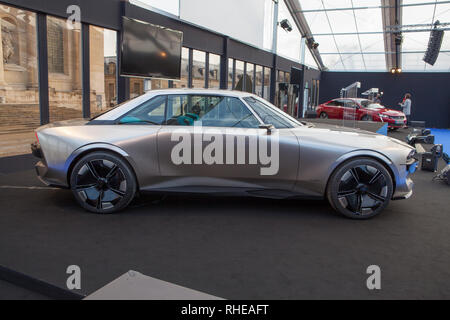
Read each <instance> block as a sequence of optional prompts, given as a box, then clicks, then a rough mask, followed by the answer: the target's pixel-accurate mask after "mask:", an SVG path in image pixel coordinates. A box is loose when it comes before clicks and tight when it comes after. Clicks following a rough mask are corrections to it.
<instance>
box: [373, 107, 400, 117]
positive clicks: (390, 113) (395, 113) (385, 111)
mask: <svg viewBox="0 0 450 320" xmlns="http://www.w3.org/2000/svg"><path fill="white" fill-rule="evenodd" d="M368 110H372V111H376V112H377V113H380V114H385V115H387V116H394V117H400V116H405V114H404V113H403V112H401V111H398V110H394V109H388V108H382V109H370V108H368Z"/></svg>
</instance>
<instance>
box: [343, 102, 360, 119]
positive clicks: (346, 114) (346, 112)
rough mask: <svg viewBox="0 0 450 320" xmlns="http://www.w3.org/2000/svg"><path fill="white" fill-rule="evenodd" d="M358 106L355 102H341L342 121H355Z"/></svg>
mask: <svg viewBox="0 0 450 320" xmlns="http://www.w3.org/2000/svg"><path fill="white" fill-rule="evenodd" d="M357 108H358V105H357V104H356V102H355V101H353V100H351V99H344V100H343V107H342V110H343V117H342V119H344V120H356V111H357Z"/></svg>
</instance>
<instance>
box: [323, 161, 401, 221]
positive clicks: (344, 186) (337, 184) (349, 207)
mask: <svg viewBox="0 0 450 320" xmlns="http://www.w3.org/2000/svg"><path fill="white" fill-rule="evenodd" d="M393 189H394V187H393V182H392V177H391V175H390V173H389V172H388V170H387V169H386V168H385V167H384V165H382V164H381V163H380V162H378V161H376V160H374V159H371V158H356V159H352V160H350V161H348V162H345V163H344V164H342V165H341V166H340V167H338V168H337V169H336V170H335V172H334V173H333V174H332V176H331V178H330V181H329V183H328V189H327V198H328V201H329V202H330V204H331V206H332V207H333V208H334V209H335V210H336V211H338V212H340V213H341V214H343V215H344V216H346V217H349V218H353V219H367V218H371V217H373V216H376V215H377V214H379V213H380V212H381V211H383V209H384V208H386V206H387V205H388V203H389V201H390V199H391V198H392V194H393Z"/></svg>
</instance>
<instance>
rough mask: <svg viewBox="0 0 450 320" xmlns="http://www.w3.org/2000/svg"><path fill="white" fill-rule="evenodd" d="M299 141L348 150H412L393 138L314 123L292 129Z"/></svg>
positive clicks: (407, 145) (355, 129)
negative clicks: (311, 125) (399, 148)
mask: <svg viewBox="0 0 450 320" xmlns="http://www.w3.org/2000/svg"><path fill="white" fill-rule="evenodd" d="M293 132H294V134H295V135H296V136H298V137H299V139H300V141H302V140H303V141H316V142H320V143H322V144H330V145H334V146H337V147H338V146H341V147H348V148H350V149H373V150H380V149H381V148H398V147H400V146H401V147H404V148H407V149H409V150H412V149H414V148H413V147H411V146H410V145H409V144H407V143H405V142H403V141H400V140H398V139H395V138H391V137H388V136H385V135H381V134H378V133H374V132H370V131H365V130H361V129H357V128H348V127H341V126H336V125H329V124H321V123H320V124H319V123H315V124H314V127H307V126H304V127H298V128H295V129H293Z"/></svg>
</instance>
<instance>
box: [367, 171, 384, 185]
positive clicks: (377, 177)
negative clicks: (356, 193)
mask: <svg viewBox="0 0 450 320" xmlns="http://www.w3.org/2000/svg"><path fill="white" fill-rule="evenodd" d="M381 176H383V175H382V174H381V171H379V170H378V171H377V173H375V175H374V176H373V177H372V179H370V181H369V185H372V184H374V183H375V181H377V180H378V179H379V178H380V177H381Z"/></svg>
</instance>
